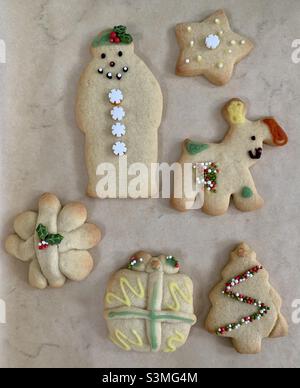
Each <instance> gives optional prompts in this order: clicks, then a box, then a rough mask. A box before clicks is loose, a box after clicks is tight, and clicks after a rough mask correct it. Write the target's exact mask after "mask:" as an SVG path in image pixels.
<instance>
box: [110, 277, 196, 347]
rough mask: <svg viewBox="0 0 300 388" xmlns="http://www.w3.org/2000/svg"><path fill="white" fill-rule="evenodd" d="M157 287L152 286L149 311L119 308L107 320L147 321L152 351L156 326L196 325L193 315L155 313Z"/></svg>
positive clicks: (156, 341)
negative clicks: (174, 324) (167, 323)
mask: <svg viewBox="0 0 300 388" xmlns="http://www.w3.org/2000/svg"><path fill="white" fill-rule="evenodd" d="M158 287H159V285H158V284H157V283H156V284H155V285H154V289H153V294H152V298H151V302H150V309H149V310H146V309H145V310H143V309H140V308H137V307H132V308H131V310H129V309H128V308H126V307H120V308H117V309H113V310H111V311H110V312H109V313H108V318H109V319H119V318H123V317H126V318H129V319H145V320H146V321H148V322H149V338H150V346H151V350H152V351H156V350H158V338H157V331H156V330H155V328H156V325H157V324H159V325H161V324H162V323H163V322H172V323H174V322H175V323H176V322H178V323H187V324H189V325H194V324H195V323H196V318H195V316H194V315H193V314H188V313H183V312H181V313H176V312H172V311H155V310H154V306H155V302H156V298H157V292H158Z"/></svg>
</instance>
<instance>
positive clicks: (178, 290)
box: [105, 252, 196, 353]
mask: <svg viewBox="0 0 300 388" xmlns="http://www.w3.org/2000/svg"><path fill="white" fill-rule="evenodd" d="M179 271H180V265H179V261H178V260H176V259H175V258H174V257H173V256H163V255H162V256H158V257H152V255H150V254H149V253H146V252H139V253H137V254H136V255H134V257H132V258H131V260H130V263H129V266H128V268H127V269H122V270H120V271H119V272H117V273H116V274H115V275H114V276H113V277H112V279H111V280H110V282H109V284H108V287H107V291H106V296H105V319H106V321H107V325H108V329H109V333H110V339H111V341H112V342H113V343H114V344H115V345H117V346H118V347H120V348H121V349H123V350H126V351H131V350H132V351H138V352H166V353H170V352H175V351H176V350H177V349H178V348H179V347H181V346H182V345H184V344H185V342H186V341H187V338H188V336H189V333H190V329H191V327H192V326H193V325H194V324H195V323H196V317H195V315H194V307H193V283H192V281H191V279H190V278H189V277H188V276H186V275H183V274H180V273H179Z"/></svg>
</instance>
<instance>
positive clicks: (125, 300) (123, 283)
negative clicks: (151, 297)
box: [106, 277, 145, 307]
mask: <svg viewBox="0 0 300 388" xmlns="http://www.w3.org/2000/svg"><path fill="white" fill-rule="evenodd" d="M137 286H138V289H137V290H136V289H135V288H134V287H133V286H132V285H131V284H130V282H129V280H128V279H126V278H125V277H122V278H120V288H121V291H122V297H120V296H118V295H116V294H114V293H113V292H109V293H107V295H106V302H107V303H108V304H112V303H113V302H112V300H117V301H119V302H121V303H122V304H123V305H125V306H128V307H131V306H132V301H131V300H130V298H129V296H128V293H127V290H126V287H127V289H128V290H130V291H131V292H132V293H133V295H135V296H136V297H137V298H139V299H144V298H145V289H144V287H143V284H142V281H141V279H140V278H138V279H137Z"/></svg>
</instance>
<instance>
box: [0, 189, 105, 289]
mask: <svg viewBox="0 0 300 388" xmlns="http://www.w3.org/2000/svg"><path fill="white" fill-rule="evenodd" d="M86 220H87V210H86V208H85V206H84V205H83V204H81V203H70V204H68V205H66V206H64V207H62V206H61V203H60V201H59V200H58V198H57V197H56V196H55V195H53V194H48V193H47V194H44V195H43V196H42V197H41V198H40V201H39V210H38V212H33V211H28V212H25V213H22V214H20V215H19V216H18V217H17V218H16V219H15V222H14V230H15V234H13V235H11V236H9V237H8V238H7V240H6V244H5V246H6V251H7V252H8V253H9V254H11V255H12V256H14V257H16V258H17V259H19V260H21V261H23V262H28V263H30V267H29V283H30V285H31V286H32V287H34V288H39V289H45V288H47V287H48V286H49V287H52V288H60V287H62V286H63V285H64V284H65V282H66V279H69V280H73V281H81V280H84V279H85V278H86V277H87V276H88V275H89V274H90V272H91V271H92V269H93V266H94V262H93V258H92V256H91V255H90V253H89V252H88V250H89V249H91V248H93V247H94V246H96V245H97V244H98V243H99V242H100V240H101V232H100V230H99V229H98V227H97V226H95V225H92V224H88V223H86Z"/></svg>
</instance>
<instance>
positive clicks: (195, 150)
mask: <svg viewBox="0 0 300 388" xmlns="http://www.w3.org/2000/svg"><path fill="white" fill-rule="evenodd" d="M185 147H186V150H187V152H188V153H189V154H190V155H197V154H200V152H203V151H205V150H207V149H208V148H209V145H208V144H201V143H194V142H192V141H188V142H187V143H186V146H185Z"/></svg>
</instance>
